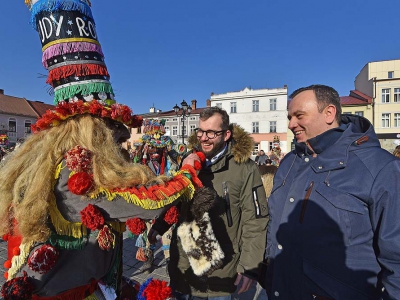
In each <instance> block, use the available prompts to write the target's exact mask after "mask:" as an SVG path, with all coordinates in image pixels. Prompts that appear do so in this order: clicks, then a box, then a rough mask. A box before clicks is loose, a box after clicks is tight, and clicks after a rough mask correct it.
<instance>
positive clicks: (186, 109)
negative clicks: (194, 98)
mask: <svg viewBox="0 0 400 300" xmlns="http://www.w3.org/2000/svg"><path fill="white" fill-rule="evenodd" d="M181 106H182V107H179V106H178V104H175V106H174V107H173V109H174V111H175V114H176V116H177V117H182V144H185V140H184V138H185V134H184V131H185V120H186V117H188V116H189V115H190V113H191V112H192V108H191V107H190V106H189V105H188V104H187V103H186V101H185V100H183V101H182V103H181Z"/></svg>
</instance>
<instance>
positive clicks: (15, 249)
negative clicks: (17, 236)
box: [12, 247, 21, 256]
mask: <svg viewBox="0 0 400 300" xmlns="http://www.w3.org/2000/svg"><path fill="white" fill-rule="evenodd" d="M12 253H13V255H16V256H18V255H20V254H21V250H20V249H19V247H15V248H14V249H13V251H12Z"/></svg>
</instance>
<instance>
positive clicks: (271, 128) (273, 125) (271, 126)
mask: <svg viewBox="0 0 400 300" xmlns="http://www.w3.org/2000/svg"><path fill="white" fill-rule="evenodd" d="M269 132H276V121H270V122H269Z"/></svg>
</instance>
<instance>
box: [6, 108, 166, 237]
mask: <svg viewBox="0 0 400 300" xmlns="http://www.w3.org/2000/svg"><path fill="white" fill-rule="evenodd" d="M77 145H79V146H81V147H84V148H86V149H89V150H91V151H92V152H93V158H92V164H93V179H94V185H95V189H97V188H99V187H102V188H106V189H112V188H116V187H120V188H124V187H129V186H133V185H140V184H146V183H151V182H155V181H156V182H159V183H162V182H164V181H165V180H166V177H157V178H155V175H154V174H153V173H152V172H151V171H150V170H149V169H148V168H147V167H146V166H141V165H136V164H131V163H128V162H127V161H126V160H125V159H124V157H123V155H122V154H121V150H120V147H119V145H117V144H116V143H115V142H114V140H113V136H112V130H111V129H109V128H108V127H107V126H106V123H105V120H103V119H101V118H97V117H93V116H91V115H79V116H76V117H73V118H69V119H67V120H65V121H64V122H62V124H60V125H59V126H57V127H53V128H50V129H48V130H44V131H42V132H39V133H37V134H33V135H31V136H30V137H29V138H28V139H27V140H26V141H25V143H24V144H22V145H21V146H20V147H19V148H18V149H17V150H15V151H14V152H13V153H12V154H10V155H9V156H8V158H7V159H6V161H5V162H3V163H2V165H1V166H0V182H1V185H0V195H1V198H0V234H2V235H4V234H6V233H7V232H9V231H10V230H11V229H12V221H11V220H12V217H15V218H16V220H17V222H18V229H19V232H20V234H21V235H22V236H23V237H24V241H25V242H28V241H45V240H47V238H48V237H49V234H50V230H49V228H48V226H47V222H48V212H49V201H50V198H51V197H54V195H53V188H54V183H55V179H54V174H55V171H56V167H57V165H58V164H59V162H61V160H62V159H63V157H64V154H65V153H66V152H67V151H69V150H70V149H72V148H73V147H75V146H77ZM82 201H85V200H82Z"/></svg>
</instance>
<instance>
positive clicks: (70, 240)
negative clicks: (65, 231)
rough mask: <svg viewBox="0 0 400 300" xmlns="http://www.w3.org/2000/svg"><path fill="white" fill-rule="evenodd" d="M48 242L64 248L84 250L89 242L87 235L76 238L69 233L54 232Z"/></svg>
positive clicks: (58, 247)
mask: <svg viewBox="0 0 400 300" xmlns="http://www.w3.org/2000/svg"><path fill="white" fill-rule="evenodd" d="M48 242H49V244H50V245H52V246H53V247H56V248H57V249H62V250H82V249H83V248H85V246H86V245H87V242H88V238H87V237H81V238H74V237H73V236H68V235H59V234H56V233H52V234H51V236H50V238H49V239H48Z"/></svg>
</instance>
